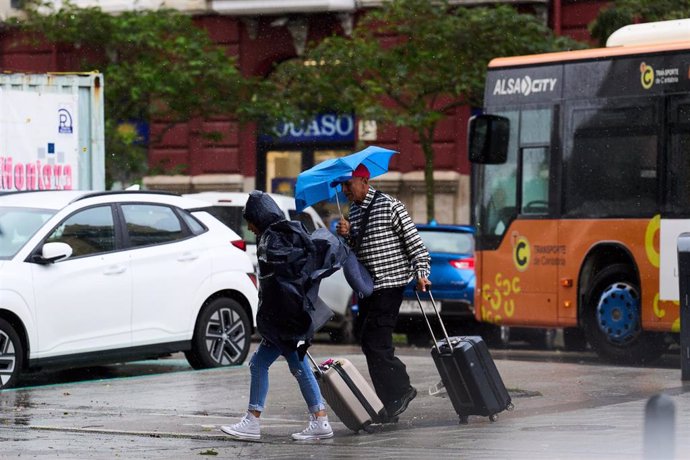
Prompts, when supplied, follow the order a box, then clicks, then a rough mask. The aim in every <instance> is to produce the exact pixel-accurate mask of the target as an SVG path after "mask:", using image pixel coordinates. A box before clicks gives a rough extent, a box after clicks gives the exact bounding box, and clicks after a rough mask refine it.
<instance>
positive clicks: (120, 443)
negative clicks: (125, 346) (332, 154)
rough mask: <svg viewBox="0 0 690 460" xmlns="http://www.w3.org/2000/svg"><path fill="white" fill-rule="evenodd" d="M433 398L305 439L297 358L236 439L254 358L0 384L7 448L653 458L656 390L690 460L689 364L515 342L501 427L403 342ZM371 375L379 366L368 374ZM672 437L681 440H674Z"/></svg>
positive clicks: (505, 363) (7, 454)
mask: <svg viewBox="0 0 690 460" xmlns="http://www.w3.org/2000/svg"><path fill="white" fill-rule="evenodd" d="M399 353H400V355H401V356H402V357H403V360H404V361H405V363H406V364H407V366H408V371H409V373H410V376H411V378H412V383H413V385H415V386H416V387H417V389H418V390H419V396H417V398H416V399H415V400H414V401H413V402H412V403H411V404H410V407H409V409H408V410H407V411H406V412H405V413H404V414H403V415H402V416H401V418H400V422H399V423H398V424H395V425H384V426H378V427H376V430H375V432H374V433H373V434H367V433H361V434H353V433H352V432H351V431H349V430H348V429H347V428H346V427H345V426H344V425H343V424H342V423H340V422H339V421H338V420H337V417H335V416H334V414H332V413H331V414H330V415H331V421H332V422H333V428H334V431H335V437H334V438H333V439H330V440H326V441H320V442H311V443H295V442H293V441H291V440H290V434H291V433H293V432H296V431H300V430H301V429H302V428H304V426H305V424H306V420H307V414H306V408H305V407H304V402H303V400H302V397H301V395H300V393H299V389H298V387H297V384H296V382H295V381H294V378H293V377H292V375H291V374H290V373H289V371H288V369H287V365H286V364H285V362H284V361H282V360H281V361H278V362H277V363H276V364H275V365H274V367H273V368H272V369H271V389H270V393H269V398H268V404H267V410H266V412H265V413H264V415H263V416H262V423H263V425H262V439H261V441H260V442H254V443H248V442H238V441H234V440H232V439H230V438H228V437H227V436H225V435H224V434H222V433H221V432H220V431H218V427H219V426H220V425H223V424H229V423H234V422H235V421H237V420H238V419H239V418H240V417H241V416H242V414H243V413H244V411H245V408H246V404H247V397H248V388H249V372H248V369H247V368H246V367H244V366H242V367H235V368H225V369H214V370H206V371H192V370H190V368H189V367H188V365H187V364H186V361H184V359H182V358H181V357H180V356H179V355H175V356H174V357H173V358H171V359H167V360H164V361H158V362H142V363H135V364H130V366H131V365H134V366H137V365H138V366H149V367H152V368H155V367H156V366H157V365H159V363H162V362H164V363H165V364H164V366H165V367H166V368H167V369H168V372H166V373H164V374H150V375H146V374H147V373H146V372H144V373H143V374H144V375H139V376H137V377H115V378H111V379H107V380H92V381H87V382H79V383H69V382H67V383H59V384H54V385H47V386H36V387H25V388H21V389H16V390H7V391H3V392H1V393H0V457H1V458H3V459H4V458H19V457H21V458H98V459H101V458H103V459H105V458H107V459H112V458H137V459H145V458H152V459H159V458H175V459H177V458H180V459H187V458H190V459H191V458H204V457H206V456H209V457H217V458H239V457H243V456H249V457H255V458H262V459H291V458H319V459H358V458H383V459H423V458H433V459H446V458H447V459H451V458H452V459H458V458H467V459H532V460H537V459H626V460H628V459H642V458H644V456H643V452H644V429H645V420H644V412H645V404H646V403H647V400H648V399H649V398H650V397H651V396H654V395H656V394H659V393H663V394H666V395H668V396H669V397H670V398H671V399H672V401H673V402H674V404H675V410H676V418H675V423H676V427H675V436H673V437H674V441H673V442H674V448H675V458H678V459H681V458H689V457H690V437H688V436H685V433H688V430H689V429H690V419H689V418H688V416H687V414H688V413H689V410H690V391H688V390H690V385H688V384H686V385H685V386H684V385H683V384H682V382H681V380H680V370H679V369H673V368H634V367H615V366H608V365H602V364H601V363H598V362H596V361H593V362H589V361H586V360H585V361H580V362H577V361H576V362H568V361H569V360H558V361H557V362H542V361H538V360H535V359H529V357H525V358H524V359H522V358H520V357H519V356H518V357H515V356H512V357H511V358H510V359H505V358H506V357H507V355H505V354H504V353H501V352H496V353H494V355H495V357H496V358H497V359H496V364H497V366H498V369H499V371H500V372H501V374H502V376H503V379H504V381H505V383H506V386H507V387H508V389H509V391H510V393H511V395H512V397H513V403H514V405H515V409H514V410H513V411H510V412H503V413H501V414H500V416H499V419H498V421H497V422H495V423H491V422H490V421H489V420H488V418H486V417H470V419H469V424H467V425H460V424H458V418H457V416H456V415H455V412H454V411H453V408H452V406H451V404H450V401H449V400H448V399H446V398H443V397H439V396H431V395H429V393H428V389H429V387H432V386H434V385H435V384H436V383H437V382H438V380H439V378H438V374H437V372H436V369H435V367H434V364H433V362H432V360H431V358H430V357H429V355H428V352H427V351H426V350H418V349H413V348H411V349H405V348H401V349H399ZM312 354H313V355H314V356H315V358H316V359H317V360H325V359H326V358H330V357H334V356H335V357H346V358H348V359H350V360H351V361H353V363H354V364H355V365H356V366H357V367H358V368H359V369H360V370H365V369H366V364H365V361H364V358H363V356H362V355H361V354H360V353H359V350H358V349H357V348H355V347H342V346H341V347H333V346H324V345H317V346H315V347H313V348H312ZM365 375H366V373H365ZM666 445H667V444H666Z"/></svg>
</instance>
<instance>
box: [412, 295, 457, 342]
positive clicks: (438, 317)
mask: <svg viewBox="0 0 690 460" xmlns="http://www.w3.org/2000/svg"><path fill="white" fill-rule="evenodd" d="M426 292H427V294H429V299H430V300H431V306H432V307H434V312H435V313H436V318H437V319H438V322H439V324H440V325H441V329H442V330H443V335H444V336H445V337H446V343H447V344H448V347H449V348H450V349H451V350H452V349H453V345H452V344H451V343H450V337H448V331H447V330H446V326H445V324H443V320H442V319H441V313H440V312H439V311H438V308H437V307H436V301H435V300H434V296H433V294H432V293H431V290H430V289H429V288H427V290H426ZM414 295H415V296H417V303H418V304H419V309H420V310H422V316H423V317H424V320H425V321H426V325H427V327H428V328H429V333H430V334H431V339H432V340H433V341H434V346H435V347H436V351H438V352H439V354H440V353H441V348H440V347H439V346H438V342H437V341H436V336H435V335H434V329H433V328H432V327H431V323H430V322H429V318H427V317H426V312H425V311H424V307H423V306H422V299H420V298H419V292H418V291H417V289H416V288H415V290H414Z"/></svg>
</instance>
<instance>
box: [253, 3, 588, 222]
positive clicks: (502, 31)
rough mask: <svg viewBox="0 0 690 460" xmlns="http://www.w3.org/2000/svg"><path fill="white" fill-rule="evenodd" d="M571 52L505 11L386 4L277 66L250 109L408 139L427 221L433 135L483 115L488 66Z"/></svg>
mask: <svg viewBox="0 0 690 460" xmlns="http://www.w3.org/2000/svg"><path fill="white" fill-rule="evenodd" d="M578 47H582V45H579V44H577V43H576V42H574V41H572V40H569V39H566V38H559V37H555V36H553V34H552V32H551V31H550V29H548V28H547V27H546V26H545V25H544V24H542V23H541V22H540V21H539V20H538V19H537V18H536V17H534V16H532V15H528V14H520V13H518V12H517V11H516V10H515V9H513V8H512V7H509V6H505V5H502V6H496V7H489V8H487V7H482V8H467V7H457V8H453V7H451V6H449V5H448V4H447V3H445V2H443V1H439V2H429V1H428V0H393V1H390V2H384V4H383V5H382V7H381V8H380V9H377V10H372V11H370V12H369V13H368V14H366V15H365V16H364V17H363V18H362V19H361V20H360V21H359V22H358V23H357V24H356V26H355V28H354V30H353V33H352V36H351V37H343V36H332V37H329V38H327V39H325V40H324V41H322V42H320V43H313V44H310V46H309V47H308V49H307V51H306V52H305V54H304V56H303V57H302V58H301V59H295V60H291V61H286V62H284V63H281V64H280V65H279V66H277V68H276V69H275V72H274V73H273V75H272V76H271V83H272V85H273V86H272V87H270V88H269V93H267V94H263V95H261V94H259V95H258V96H257V105H256V106H255V107H257V108H258V107H260V110H261V112H262V113H264V114H267V115H268V116H269V117H268V118H269V119H272V120H276V119H290V120H291V121H299V120H300V119H308V118H309V117H310V116H313V115H314V114H316V113H319V112H323V111H327V110H329V111H336V112H338V113H352V112H354V113H356V114H357V116H358V117H359V118H361V119H369V120H376V121H378V122H381V123H383V124H389V125H394V126H398V127H407V128H410V129H412V130H413V131H414V132H415V133H416V134H417V136H418V138H419V142H420V145H421V148H422V150H423V152H424V157H425V168H424V172H425V181H426V198H427V200H426V203H427V218H428V219H429V220H431V219H433V218H434V214H435V210H434V196H433V193H434V183H433V180H434V179H433V169H434V151H433V141H434V135H435V130H436V126H437V124H438V122H439V121H440V120H442V119H443V118H445V117H447V116H449V115H450V114H451V113H452V111H453V109H454V108H456V107H457V106H460V105H471V106H474V107H479V106H481V105H482V100H483V92H484V79H485V76H486V68H487V64H488V63H489V61H490V60H491V59H492V58H494V57H498V56H511V55H518V54H532V53H541V52H546V51H556V50H563V49H570V48H578ZM276 95H278V97H276Z"/></svg>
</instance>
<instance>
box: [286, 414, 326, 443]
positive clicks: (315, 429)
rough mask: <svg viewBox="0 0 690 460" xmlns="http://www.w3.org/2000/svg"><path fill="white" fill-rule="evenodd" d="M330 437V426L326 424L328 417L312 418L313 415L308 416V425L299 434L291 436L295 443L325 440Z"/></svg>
mask: <svg viewBox="0 0 690 460" xmlns="http://www.w3.org/2000/svg"><path fill="white" fill-rule="evenodd" d="M332 437H333V429H332V428H331V424H330V423H328V416H327V415H324V416H321V417H314V415H313V414H309V425H307V427H306V428H305V429H304V430H302V431H300V432H299V433H294V434H293V435H292V439H294V440H295V441H308V440H311V439H327V438H332Z"/></svg>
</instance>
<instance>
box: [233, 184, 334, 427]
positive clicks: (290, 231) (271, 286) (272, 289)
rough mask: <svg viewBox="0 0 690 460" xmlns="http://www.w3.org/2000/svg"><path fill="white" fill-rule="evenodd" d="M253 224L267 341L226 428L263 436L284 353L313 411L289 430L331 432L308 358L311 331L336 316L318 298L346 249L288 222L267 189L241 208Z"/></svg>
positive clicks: (260, 317)
mask: <svg viewBox="0 0 690 460" xmlns="http://www.w3.org/2000/svg"><path fill="white" fill-rule="evenodd" d="M244 218H245V220H246V221H247V223H248V226H249V230H250V231H252V232H254V233H255V234H256V235H257V239H258V245H257V258H258V262H259V308H258V312H257V315H256V322H257V329H258V331H259V333H260V334H261V337H262V340H261V343H260V344H259V346H258V348H257V350H256V351H255V352H254V354H253V356H252V358H251V360H250V362H249V369H250V373H251V384H250V390H249V404H248V409H247V413H246V415H245V416H244V417H243V418H242V420H240V421H239V422H238V423H236V424H234V425H229V426H221V431H223V432H224V433H226V434H228V435H230V436H232V437H234V438H236V439H242V440H258V439H260V438H261V424H260V417H261V413H262V412H263V411H264V408H265V403H266V397H267V395H268V370H269V368H270V366H271V364H273V362H275V361H276V360H277V359H278V358H279V357H280V356H284V357H285V359H286V360H287V363H288V367H289V368H290V372H291V373H292V374H293V375H294V376H295V379H296V380H297V383H298V384H299V387H300V390H301V392H302V396H303V397H304V400H305V402H306V404H307V408H308V411H309V414H310V415H309V424H308V425H307V427H306V428H305V429H304V430H303V431H301V432H299V433H294V434H293V435H292V439H294V440H296V441H302V440H312V439H325V438H330V437H332V436H333V430H332V428H331V425H330V423H329V421H328V416H327V413H326V405H325V403H324V401H323V397H322V396H321V392H320V390H319V386H318V383H317V381H316V378H315V376H314V373H313V371H312V370H311V367H310V365H309V363H308V361H307V359H306V349H307V347H308V346H309V345H310V343H311V340H312V338H313V336H314V333H315V332H316V331H317V330H318V329H319V328H320V327H321V326H323V325H324V324H325V323H326V322H327V321H328V320H329V319H330V318H331V316H332V312H331V310H330V309H329V308H328V306H327V305H326V304H325V303H323V301H321V299H319V298H318V288H319V283H320V281H321V279H322V278H324V277H326V276H328V275H330V274H332V273H333V272H335V271H336V270H337V269H338V268H340V262H341V261H342V260H344V258H345V256H346V252H345V251H344V250H341V248H339V247H338V245H339V242H338V240H337V238H335V237H334V235H332V234H331V233H330V232H329V231H328V230H327V229H323V230H324V231H325V232H319V230H317V231H315V232H314V234H312V235H310V234H309V233H308V232H307V230H306V228H305V227H304V225H303V224H302V223H301V222H298V221H288V220H286V219H285V215H284V214H283V211H282V210H281V209H280V207H279V206H278V205H277V204H276V202H275V201H273V199H272V198H271V197H270V195H268V194H267V193H264V192H261V191H258V190H255V191H253V192H251V193H250V194H249V199H248V200H247V205H246V206H245V208H244Z"/></svg>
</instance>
